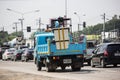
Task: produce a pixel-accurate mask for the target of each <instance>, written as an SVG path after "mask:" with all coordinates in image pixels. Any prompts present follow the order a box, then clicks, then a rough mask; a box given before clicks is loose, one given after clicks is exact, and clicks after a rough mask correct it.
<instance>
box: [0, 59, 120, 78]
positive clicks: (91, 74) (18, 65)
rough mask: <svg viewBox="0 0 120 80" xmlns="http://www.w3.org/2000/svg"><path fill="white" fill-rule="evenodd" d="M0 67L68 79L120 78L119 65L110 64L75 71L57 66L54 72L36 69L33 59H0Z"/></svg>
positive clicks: (85, 67)
mask: <svg viewBox="0 0 120 80" xmlns="http://www.w3.org/2000/svg"><path fill="white" fill-rule="evenodd" d="M0 69H6V70H11V71H17V72H24V73H30V74H35V75H42V76H47V77H54V78H61V79H68V80H120V65H119V66H118V67H116V68H114V67H112V66H108V67H107V68H100V67H97V68H91V67H90V66H84V67H83V68H82V69H81V71H76V72H73V71H71V68H70V67H67V69H66V70H65V71H62V70H61V69H60V68H58V69H57V70H56V72H46V71H45V68H42V71H37V68H36V65H35V64H34V62H33V61H30V62H20V61H18V62H14V61H1V60H0Z"/></svg>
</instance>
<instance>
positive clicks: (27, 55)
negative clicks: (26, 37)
mask: <svg viewBox="0 0 120 80" xmlns="http://www.w3.org/2000/svg"><path fill="white" fill-rule="evenodd" d="M33 53H34V50H33V49H25V50H24V52H23V54H22V59H21V60H22V61H26V62H27V61H28V60H33Z"/></svg>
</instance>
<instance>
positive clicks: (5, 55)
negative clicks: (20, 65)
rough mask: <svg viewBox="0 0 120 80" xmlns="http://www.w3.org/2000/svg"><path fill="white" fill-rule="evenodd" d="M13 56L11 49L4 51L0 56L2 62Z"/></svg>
mask: <svg viewBox="0 0 120 80" xmlns="http://www.w3.org/2000/svg"><path fill="white" fill-rule="evenodd" d="M12 55H13V50H11V49H6V50H5V52H4V53H3V55H2V60H8V59H11V58H12Z"/></svg>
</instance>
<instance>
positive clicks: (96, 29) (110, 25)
mask: <svg viewBox="0 0 120 80" xmlns="http://www.w3.org/2000/svg"><path fill="white" fill-rule="evenodd" d="M114 29H120V19H111V20H109V21H107V22H106V23H105V31H106V32H108V31H110V30H114ZM102 31H103V24H97V25H94V26H88V27H87V28H84V29H83V33H84V34H86V35H88V34H89V35H90V34H100V33H101V32H102Z"/></svg>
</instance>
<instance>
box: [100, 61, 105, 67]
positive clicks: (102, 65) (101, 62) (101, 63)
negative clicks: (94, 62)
mask: <svg viewBox="0 0 120 80" xmlns="http://www.w3.org/2000/svg"><path fill="white" fill-rule="evenodd" d="M100 65H101V67H102V68H105V67H106V65H105V62H104V60H103V59H102V60H101V61H100Z"/></svg>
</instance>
